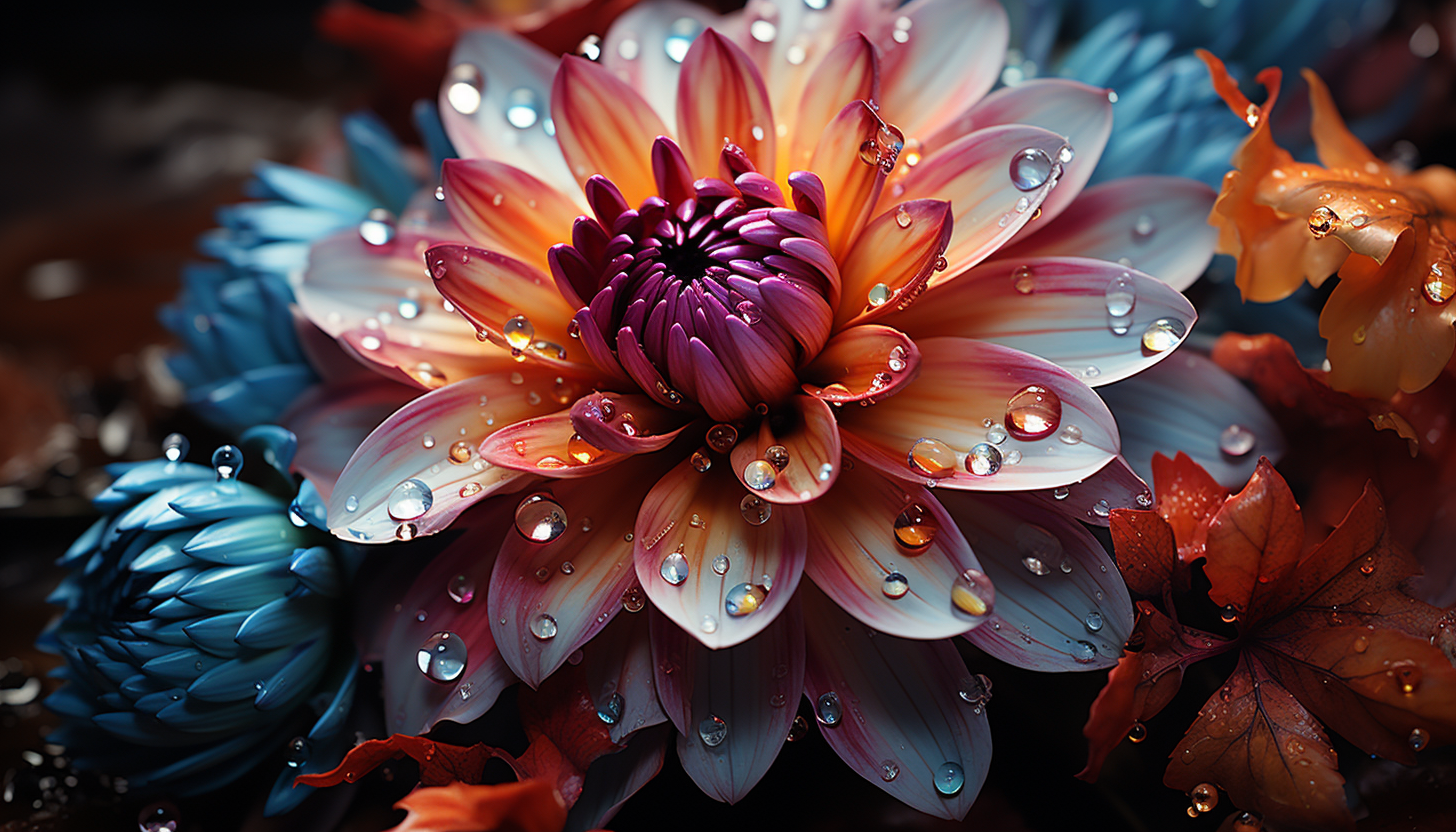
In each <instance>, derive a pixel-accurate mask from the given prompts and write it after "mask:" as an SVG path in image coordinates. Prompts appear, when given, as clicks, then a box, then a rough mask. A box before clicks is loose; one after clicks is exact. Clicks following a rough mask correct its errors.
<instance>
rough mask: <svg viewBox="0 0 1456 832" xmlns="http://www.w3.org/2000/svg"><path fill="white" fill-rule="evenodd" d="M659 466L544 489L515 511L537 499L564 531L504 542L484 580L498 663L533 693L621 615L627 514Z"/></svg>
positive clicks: (626, 578) (627, 577)
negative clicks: (554, 509)
mask: <svg viewBox="0 0 1456 832" xmlns="http://www.w3.org/2000/svg"><path fill="white" fill-rule="evenodd" d="M666 467H667V461H666V460H664V459H662V458H661V457H639V458H636V459H634V460H632V461H631V462H630V463H628V464H627V465H626V466H625V467H623V468H621V469H619V470H618V471H615V472H613V473H611V474H607V475H606V476H607V477H609V478H610V479H609V480H603V479H599V478H594V479H588V480H580V481H576V480H572V481H565V482H558V483H552V484H551V487H550V490H549V491H541V492H537V493H535V494H531V495H529V496H527V497H526V498H525V500H523V501H522V502H521V503H520V505H521V506H522V507H523V508H529V507H530V506H534V505H541V504H542V500H543V499H544V500H547V501H550V502H554V503H555V504H556V505H557V506H559V507H560V512H561V514H562V516H563V521H564V523H565V526H566V528H565V531H563V532H561V533H560V534H559V535H558V536H557V537H555V538H553V539H552V540H551V541H550V542H547V543H541V542H538V541H537V540H534V539H532V538H529V537H527V536H526V535H525V534H523V533H517V532H519V528H518V529H517V532H512V533H510V534H507V535H506V539H505V541H504V542H503V543H502V544H501V549H500V555H499V557H497V558H496V562H495V570H494V571H493V572H491V575H490V596H489V597H490V599H491V603H492V605H493V606H494V607H495V609H496V610H497V613H498V614H497V615H493V616H491V621H490V629H491V633H492V634H493V635H494V637H495V641H496V644H499V645H500V646H501V655H502V657H503V658H504V659H505V661H506V664H508V665H510V668H511V670H512V671H514V672H515V674H516V675H517V676H519V677H521V681H523V682H525V683H526V684H528V685H530V686H531V687H533V688H534V687H536V686H538V685H540V684H541V680H543V679H545V678H546V677H547V676H550V675H551V673H552V672H553V671H555V670H556V668H558V667H560V666H561V665H562V663H563V662H565V661H566V657H567V656H570V655H571V654H572V653H574V652H576V650H577V649H578V648H580V647H581V646H582V645H584V644H586V643H587V642H588V641H590V640H591V638H592V636H594V635H596V634H597V633H599V632H601V629H602V628H603V627H605V626H606V625H607V622H608V621H610V620H611V619H612V616H614V615H616V614H617V612H618V611H619V610H621V608H622V594H623V593H625V592H626V591H627V589H628V587H630V586H631V585H632V584H633V583H634V582H635V581H636V575H634V574H633V572H632V543H631V542H630V541H629V540H628V539H627V535H629V534H630V533H631V531H632V521H633V517H634V515H633V514H632V512H631V511H630V510H628V511H622V510H621V508H622V507H624V506H626V507H629V508H630V507H631V506H635V505H639V504H641V502H642V498H643V497H645V496H646V495H647V490H648V488H649V487H650V486H651V485H652V483H654V482H656V481H657V477H659V476H661V474H662V471H663V470H664V469H665V468H666Z"/></svg>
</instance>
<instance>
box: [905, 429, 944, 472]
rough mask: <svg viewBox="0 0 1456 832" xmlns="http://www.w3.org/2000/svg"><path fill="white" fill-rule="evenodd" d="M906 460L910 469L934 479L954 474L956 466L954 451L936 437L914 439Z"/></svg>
mask: <svg viewBox="0 0 1456 832" xmlns="http://www.w3.org/2000/svg"><path fill="white" fill-rule="evenodd" d="M906 462H907V464H908V465H909V466H910V470H912V471H915V472H916V473H919V474H924V475H925V476H927V477H933V478H935V479H939V478H941V477H948V476H950V475H951V474H954V473H955V468H956V456H955V451H953V450H951V448H950V446H949V445H947V444H945V443H944V442H941V441H940V440H938V439H926V438H920V439H917V440H915V443H914V444H913V445H911V446H910V452H909V454H908V455H907V457H906Z"/></svg>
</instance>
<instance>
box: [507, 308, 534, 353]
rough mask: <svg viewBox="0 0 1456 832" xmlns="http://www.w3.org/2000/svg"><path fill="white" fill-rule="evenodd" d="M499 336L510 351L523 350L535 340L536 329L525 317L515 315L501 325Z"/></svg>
mask: <svg viewBox="0 0 1456 832" xmlns="http://www.w3.org/2000/svg"><path fill="white" fill-rule="evenodd" d="M501 334H502V335H504V336H505V339H506V344H507V345H508V346H510V348H511V349H515V350H523V349H525V348H526V347H529V346H530V345H531V341H532V340H534V339H535V337H536V327H535V325H533V324H532V323H531V322H530V320H528V319H527V318H526V316H525V315H516V316H515V317H513V318H510V319H508V320H507V321H506V322H505V323H504V324H502V325H501Z"/></svg>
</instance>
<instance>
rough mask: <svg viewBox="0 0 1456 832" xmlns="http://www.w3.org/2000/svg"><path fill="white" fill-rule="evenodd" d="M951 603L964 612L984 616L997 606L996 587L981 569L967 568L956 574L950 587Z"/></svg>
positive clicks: (979, 616) (978, 616)
mask: <svg viewBox="0 0 1456 832" xmlns="http://www.w3.org/2000/svg"><path fill="white" fill-rule="evenodd" d="M950 600H951V603H953V604H955V605H956V608H957V609H959V610H961V611H962V612H964V613H966V614H968V615H973V616H975V617H977V618H983V617H985V616H987V615H990V614H991V611H992V610H993V609H995V607H996V588H995V587H994V586H992V585H991V579H990V578H988V577H986V573H984V572H982V571H981V570H979V569H967V570H966V571H964V572H962V573H961V574H960V575H957V576H956V579H955V583H954V584H952V585H951V588H950Z"/></svg>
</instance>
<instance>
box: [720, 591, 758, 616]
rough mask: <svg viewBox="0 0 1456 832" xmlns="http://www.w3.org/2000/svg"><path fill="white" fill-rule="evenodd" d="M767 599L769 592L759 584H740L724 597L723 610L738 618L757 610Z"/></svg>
mask: <svg viewBox="0 0 1456 832" xmlns="http://www.w3.org/2000/svg"><path fill="white" fill-rule="evenodd" d="M767 597H768V590H766V589H764V588H763V587H761V586H758V585H757V584H749V583H742V584H738V585H737V586H735V587H733V588H732V589H730V590H728V592H727V594H726V595H724V596H723V609H724V610H726V611H727V613H728V614H729V615H731V616H733V617H734V618H738V617H741V616H745V615H748V614H749V613H751V612H753V611H755V610H757V609H758V608H759V607H760V606H762V605H763V601H764V599H765V598H767Z"/></svg>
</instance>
